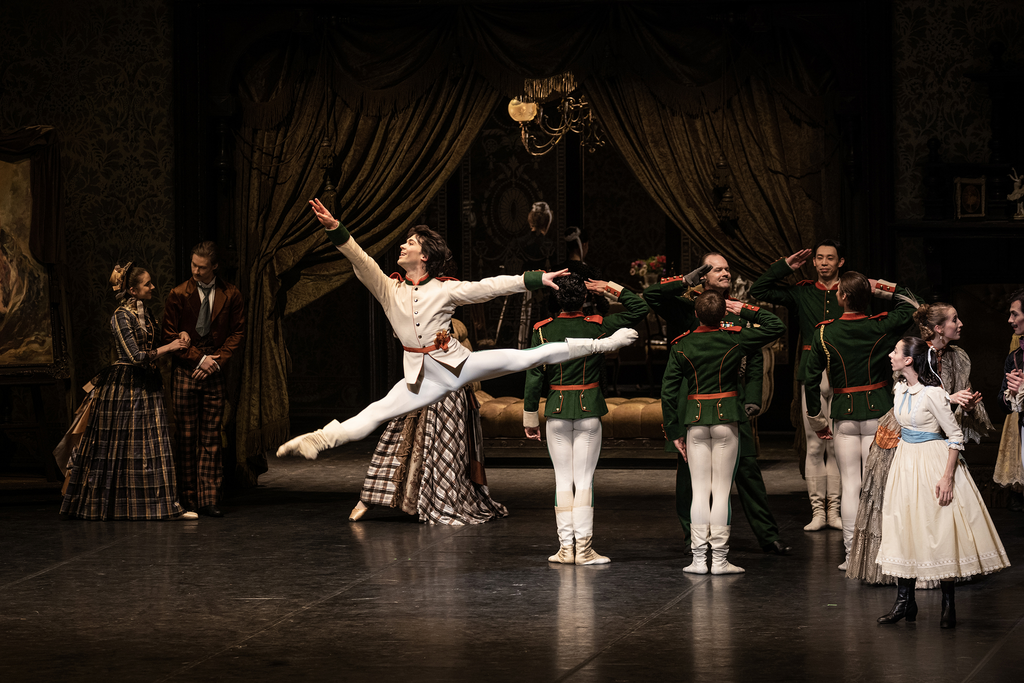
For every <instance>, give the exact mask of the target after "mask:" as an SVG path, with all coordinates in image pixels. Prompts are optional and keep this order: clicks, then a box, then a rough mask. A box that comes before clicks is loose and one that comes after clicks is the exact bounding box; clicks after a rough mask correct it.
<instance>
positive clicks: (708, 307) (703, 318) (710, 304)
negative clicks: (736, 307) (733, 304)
mask: <svg viewBox="0 0 1024 683" xmlns="http://www.w3.org/2000/svg"><path fill="white" fill-rule="evenodd" d="M693 307H694V310H695V311H696V313H697V320H699V321H700V324H701V325H705V326H707V327H718V326H719V325H720V324H721V323H722V318H724V317H725V297H723V296H722V295H721V294H719V293H718V292H713V291H711V290H710V289H709V290H708V291H706V292H703V293H701V294H700V296H698V297H697V298H696V300H694V302H693Z"/></svg>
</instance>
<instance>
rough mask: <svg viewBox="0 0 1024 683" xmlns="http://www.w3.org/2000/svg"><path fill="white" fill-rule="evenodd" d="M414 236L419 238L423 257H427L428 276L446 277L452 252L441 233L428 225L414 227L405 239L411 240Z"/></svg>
mask: <svg viewBox="0 0 1024 683" xmlns="http://www.w3.org/2000/svg"><path fill="white" fill-rule="evenodd" d="M413 235H416V237H418V238H419V240H420V247H421V248H422V249H423V255H424V256H426V257H427V274H428V275H430V277H438V276H440V275H444V274H445V272H446V271H447V270H448V265H449V263H451V260H452V252H451V250H450V249H449V248H448V244H447V242H445V241H444V238H443V237H441V233H439V232H437V231H436V230H433V229H432V228H430V227H428V226H426V225H414V226H413V227H411V228H409V232H408V233H407V234H406V235H405V238H406V239H409V238H410V237H412V236H413Z"/></svg>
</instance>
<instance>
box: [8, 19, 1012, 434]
mask: <svg viewBox="0 0 1024 683" xmlns="http://www.w3.org/2000/svg"><path fill="white" fill-rule="evenodd" d="M351 4H358V3H284V2H246V3H240V2H213V1H210V2H196V1H192V2H174V1H172V0H98V1H94V2H88V3H82V2H71V1H57V0H36V1H33V2H25V1H23V0H8V1H7V2H5V3H3V4H2V6H0V129H3V130H5V131H8V130H14V129H17V128H20V127H23V126H28V125H35V124H47V125H53V126H55V127H57V129H58V130H59V132H60V136H61V144H62V161H63V176H64V185H65V198H64V206H63V211H64V221H65V226H66V232H67V245H68V253H69V259H70V264H69V273H68V278H69V281H68V292H69V304H70V310H71V331H72V345H73V357H72V360H73V367H74V373H75V374H74V376H73V378H72V380H71V381H72V382H73V385H72V386H79V385H81V384H83V383H84V382H85V381H86V380H87V379H88V378H89V377H91V376H92V375H93V374H94V373H95V372H96V371H97V370H99V369H100V368H101V367H103V366H104V365H105V364H106V363H107V362H108V361H109V359H110V353H111V346H110V334H109V329H108V320H109V317H110V314H111V310H112V309H113V307H114V302H113V300H112V299H111V298H110V296H109V287H108V286H107V285H106V278H107V276H108V274H109V272H110V269H111V267H112V265H113V264H114V263H115V262H117V261H118V260H123V259H125V258H134V259H136V260H137V261H139V262H142V263H145V264H146V265H147V266H148V268H149V269H150V271H151V273H152V275H153V278H154V281H156V282H157V283H158V285H159V286H160V292H159V294H158V297H157V299H162V296H163V295H165V294H166V292H167V291H168V290H169V289H170V288H171V287H173V286H174V285H175V284H176V283H177V282H180V281H182V280H184V279H185V278H186V277H187V276H188V271H187V255H188V252H189V250H190V248H191V246H192V245H193V244H195V243H196V242H197V241H199V240H200V239H204V238H213V239H217V240H218V241H219V242H220V243H221V244H222V246H225V245H226V246H228V252H229V258H228V260H227V262H226V263H225V266H224V271H225V274H226V275H227V276H228V279H232V272H231V270H232V268H233V267H237V264H234V263H232V262H231V260H230V244H231V239H232V238H231V235H232V232H233V231H234V230H239V229H244V226H232V225H230V224H226V223H225V221H224V219H223V216H222V215H221V214H220V213H219V212H218V206H219V204H218V197H217V189H216V188H217V187H218V185H217V182H216V181H217V178H218V174H219V173H222V172H223V171H224V169H223V168H222V167H221V166H219V165H218V164H219V163H220V160H221V159H223V157H224V155H223V154H222V149H221V148H222V147H223V145H224V144H230V134H229V133H227V132H226V131H229V130H230V124H231V120H232V119H231V117H232V116H233V115H234V114H233V112H232V108H231V106H230V101H229V99H230V98H229V97H228V92H229V84H230V79H231V74H232V72H233V69H234V68H235V66H236V62H237V60H238V59H239V56H240V55H241V54H242V53H243V52H244V51H245V50H246V49H247V48H249V47H250V46H251V45H253V44H254V43H255V42H256V41H259V40H261V39H262V38H263V37H265V36H267V35H269V34H270V33H272V32H274V31H278V30H282V29H283V28H286V27H291V26H296V25H302V24H303V22H311V21H316V20H318V17H322V16H324V15H325V14H329V13H330V12H332V11H334V10H335V8H337V7H341V6H345V5H351ZM376 4H380V3H376ZM393 4H394V5H395V11H401V3H393ZM579 4H580V6H581V10H580V11H586V5H587V4H588V3H579ZM690 5H692V7H693V11H694V12H695V13H696V12H700V13H706V12H708V11H723V8H730V9H732V10H733V11H735V12H736V13H737V14H738V15H739V16H742V17H754V19H755V20H756V19H757V18H758V17H761V18H762V19H764V18H766V17H767V19H770V20H771V21H783V22H792V25H793V26H795V27H797V28H799V29H800V30H801V31H803V32H804V33H805V34H806V35H807V36H808V37H809V38H811V39H812V41H813V43H814V44H815V45H816V46H817V47H818V49H819V50H820V54H821V57H822V59H824V60H827V61H828V62H829V63H830V64H831V65H832V67H833V70H834V73H835V78H836V92H837V93H839V94H840V105H839V107H838V111H839V116H840V127H841V130H842V132H843V135H844V136H847V137H848V139H849V141H850V144H849V149H850V150H851V152H850V158H849V159H848V160H847V162H846V169H845V174H844V197H843V202H844V203H843V207H844V208H843V217H842V225H840V226H836V229H837V231H838V234H839V236H840V238H841V239H842V240H843V241H844V242H845V243H846V244H847V246H848V250H849V253H848V266H849V267H852V268H854V269H857V270H863V271H864V272H866V273H867V274H869V275H871V276H875V277H888V278H890V279H895V280H897V281H899V282H902V283H905V284H908V285H909V286H911V287H912V288H913V289H914V290H915V292H917V293H919V294H921V295H923V296H924V297H926V298H928V299H931V300H935V299H943V300H947V301H950V302H951V303H953V304H954V305H955V306H957V308H958V309H959V310H960V312H961V317H962V318H963V319H964V321H965V332H964V339H963V342H962V346H963V347H964V348H965V349H966V350H967V351H968V353H969V354H970V355H971V357H972V359H973V361H974V375H973V377H974V382H975V384H976V386H977V387H978V388H979V389H980V390H981V391H982V392H983V394H984V395H985V397H986V401H987V403H988V405H989V406H990V410H991V411H992V412H993V413H994V417H997V418H998V417H1000V416H1001V411H1000V409H999V407H998V406H997V405H996V404H997V401H996V393H997V389H998V379H999V373H1000V370H1001V364H1002V357H1003V356H1004V355H1005V353H1006V350H1007V348H1008V346H1007V345H1008V341H1009V335H1008V331H1007V328H1006V325H1005V323H1004V318H1005V314H1004V313H1005V295H1006V294H1007V292H1008V291H1010V290H1012V289H1013V287H1014V285H1016V284H1017V283H1019V282H1021V281H1024V277H1022V276H1021V275H1020V274H1019V272H1018V268H1017V267H1016V265H1017V262H1018V260H1019V259H1018V257H1017V254H1018V253H1019V252H1020V247H1021V241H1020V234H1021V229H1022V228H1024V225H1021V224H1020V223H1015V222H1013V221H1010V220H1008V219H1007V215H1006V211H1007V207H1006V206H1003V205H999V204H998V200H999V193H1000V192H1002V196H1005V192H1006V191H1008V189H1009V187H1008V186H1007V182H1008V181H1007V180H1006V178H1005V173H1006V172H1008V169H1009V168H1010V167H1011V166H1016V167H1018V168H1021V169H1022V170H1024V146H1022V144H1021V142H1022V139H1024V136H1022V135H1021V134H1020V133H1019V132H1018V131H1017V129H1018V128H1020V126H1019V123H1017V122H1016V120H1017V119H1015V118H1014V117H1013V116H1010V114H1014V113H1016V115H1017V117H1018V118H1019V112H1020V111H1021V109H1020V104H1021V103H1020V99H1019V97H1020V96H1019V94H1017V93H1019V92H1020V90H1021V87H1020V85H1021V81H1022V80H1024V79H1022V74H1024V68H1022V62H1024V58H1022V53H1024V4H1022V3H1019V2H1016V1H1014V0H989V1H985V0H956V1H954V0H896V1H894V2H882V1H877V0H861V1H853V0H851V1H848V2H844V1H842V0H839V1H835V2H827V3H822V2H767V1H766V2H747V3H721V2H719V3H690ZM542 20H543V17H542V16H541V17H538V21H542ZM996 43H998V44H1001V45H1002V46H1003V48H1004V49H1003V50H1002V51H1001V52H999V51H997V53H998V57H997V56H996V54H994V53H993V49H992V46H993V44H996ZM1000 59H1001V60H1002V63H1003V65H1004V66H1003V67H1002V70H1001V71H999V72H998V73H997V74H996V76H995V77H993V76H992V75H991V73H990V72H991V71H992V70H993V68H996V69H999V68H1000V67H999V66H998V65H999V60H1000ZM986 74H987V75H986ZM932 138H935V139H936V141H937V147H935V150H934V152H933V157H932V158H931V160H929V148H928V141H929V139H932ZM957 174H959V175H967V174H970V175H984V176H986V177H988V178H989V182H990V190H989V199H990V200H992V199H995V200H996V203H995V204H993V205H992V206H993V207H994V208H992V209H990V212H989V217H988V218H987V219H985V220H981V221H973V222H967V221H955V220H953V217H952V206H951V205H952V177H953V176H954V175H957ZM1000 183H1002V184H1000ZM517 197H518V198H519V199H520V200H521V201H537V200H544V201H547V202H548V203H549V204H551V206H552V208H553V210H554V211H555V215H556V223H555V228H554V229H553V233H554V234H558V233H559V232H560V231H561V229H562V228H564V227H565V226H568V225H579V224H583V225H584V226H585V227H586V228H587V229H588V231H589V233H590V236H591V237H590V239H591V252H590V257H589V258H588V260H589V261H591V262H592V263H594V264H595V265H597V266H599V267H600V268H601V269H602V270H603V272H604V275H605V277H607V278H608V279H613V280H616V281H618V282H620V283H623V284H626V285H628V286H631V287H634V288H639V282H638V281H637V280H636V279H635V278H631V277H630V276H629V275H628V265H629V262H630V261H632V260H634V259H638V258H643V257H647V256H650V255H653V254H659V253H664V254H666V255H667V256H668V258H669V261H670V266H671V268H672V269H673V270H675V271H683V272H685V271H686V270H689V269H690V268H691V267H693V265H694V261H695V260H696V258H697V257H698V256H699V254H693V253H690V247H689V240H688V239H687V238H686V236H685V235H683V234H682V233H681V232H680V230H679V228H678V227H677V226H675V225H674V224H673V223H672V222H671V221H669V220H668V219H666V217H665V215H664V214H663V213H662V212H661V211H660V210H659V209H658V207H657V205H656V204H655V203H654V201H653V200H652V199H651V198H650V197H649V196H647V194H646V192H645V191H644V190H643V189H642V188H641V186H640V185H639V183H638V182H637V181H636V180H635V178H634V177H633V176H632V174H631V173H630V171H629V170H628V169H627V168H626V166H625V164H624V163H623V161H622V159H621V158H620V156H619V154H618V153H617V152H616V151H615V150H614V149H612V148H610V147H609V146H605V147H603V148H601V149H599V150H598V151H597V152H596V153H594V154H587V155H584V156H581V155H580V152H579V145H578V141H576V140H574V139H571V138H570V139H568V140H567V141H566V142H565V143H563V145H561V147H560V149H559V150H558V151H557V152H552V153H551V154H549V155H547V156H545V157H542V158H534V157H531V156H530V155H528V154H527V153H526V152H525V151H524V150H523V148H522V146H521V144H520V142H519V139H518V128H517V126H516V125H515V124H514V123H513V122H512V121H511V120H510V119H509V118H508V116H507V114H506V112H505V110H504V105H501V106H499V107H498V109H497V110H496V111H495V112H494V115H493V116H492V118H491V120H490V121H489V122H488V123H487V125H485V127H484V130H483V131H482V132H481V135H480V137H479V139H478V140H477V142H476V143H475V144H474V146H473V148H472V150H471V152H470V153H469V154H468V155H467V157H466V159H465V160H464V161H463V164H462V167H461V169H460V171H459V172H457V173H456V174H455V175H453V177H452V178H451V179H450V181H449V182H448V184H447V185H446V187H445V189H444V191H443V192H442V193H440V194H439V195H438V197H437V198H436V200H435V201H434V202H433V203H432V205H431V209H430V210H428V211H427V213H426V215H425V216H423V222H426V223H428V224H430V225H434V226H438V227H440V228H441V229H442V230H443V231H445V232H446V234H447V237H448V240H449V242H450V243H451V246H452V248H453V251H454V252H455V254H456V257H457V259H456V260H457V263H459V272H458V273H455V274H456V275H458V276H459V277H461V278H464V279H468V278H478V277H482V276H486V275H492V274H496V273H499V272H515V271H517V270H518V269H519V268H520V266H521V265H522V255H521V254H520V253H518V251H517V248H516V244H515V242H514V240H511V239H509V230H511V229H512V226H510V225H508V224H507V220H508V216H509V214H508V212H507V211H504V212H503V210H502V209H501V207H500V205H501V203H502V202H509V201H511V200H512V199H515V198H517ZM1004 204H1005V202H1004ZM1009 208H1011V209H1012V207H1009ZM993 211H994V212H996V213H997V215H995V216H993V215H992V213H993ZM926 216H927V217H929V218H932V219H939V220H928V221H926V220H924V219H925V218H926ZM503 221H505V222H503ZM808 246H810V245H808ZM778 256H784V255H783V254H779V255H778ZM390 258H392V259H393V258H394V254H392V255H391V256H390ZM503 267H504V271H502V268H503ZM155 303H156V306H155V307H154V308H155V310H154V313H155V314H156V315H157V316H159V315H160V314H161V312H162V311H161V310H160V308H161V304H160V302H159V301H155ZM500 307H501V302H494V303H492V304H491V305H489V306H487V307H486V308H485V309H484V311H483V313H482V314H478V315H482V319H483V320H484V322H485V324H486V325H487V327H488V329H489V330H491V331H493V330H494V328H495V326H496V322H497V318H498V315H499V314H500ZM372 310H373V309H372V307H371V306H370V302H369V297H368V295H367V294H366V291H365V289H364V288H362V286H361V285H359V284H358V283H357V282H355V281H352V282H350V283H348V284H347V285H345V286H343V287H342V288H340V289H339V290H337V291H335V292H333V293H331V294H330V295H328V296H325V297H323V298H322V299H320V300H318V301H316V302H315V303H314V304H312V305H311V306H309V307H308V308H306V309H304V310H302V311H300V312H298V313H296V314H294V315H292V316H290V317H289V318H287V319H286V335H287V341H288V347H289V353H290V357H291V364H292V365H291V374H290V378H289V394H290V397H291V410H292V418H293V428H295V427H296V426H300V425H301V424H304V423H320V422H323V421H324V418H325V417H339V418H340V417H343V416H344V415H346V414H351V413H353V412H354V411H355V410H357V409H358V408H359V407H361V406H362V405H364V404H365V403H366V402H367V401H368V400H369V399H370V398H371V397H372V395H373V394H374V392H375V391H376V390H377V389H376V388H377V387H380V386H385V385H386V384H387V383H388V380H389V379H391V378H392V377H393V376H395V370H396V367H395V363H394V362H391V363H390V366H391V369H390V371H389V370H388V367H389V362H388V359H387V356H388V354H389V353H390V354H392V355H393V354H394V351H395V349H390V350H389V349H376V348H371V346H370V345H369V344H368V342H367V337H368V334H369V325H370V324H378V325H379V324H380V321H379V316H377V317H376V318H374V316H372V315H371V311H372ZM371 321H374V322H372V323H371ZM505 328H506V329H508V330H509V331H511V326H510V325H509V324H508V321H506V323H505ZM504 335H505V333H504V332H503V335H502V338H499V340H498V342H499V343H500V344H503V345H504V344H506V343H508V342H510V339H506V338H505V336H504ZM790 341H791V342H792V341H795V340H793V339H791V340H790ZM789 348H790V349H792V348H794V344H793V343H791V344H790V345H789ZM374 354H376V355H374ZM789 360H790V364H789V365H786V366H783V367H781V368H780V369H779V370H778V374H777V377H776V387H777V394H776V399H775V402H774V405H773V408H772V410H771V411H770V412H769V414H768V415H766V416H764V417H763V418H762V419H761V421H760V425H761V429H763V430H768V431H785V430H789V429H791V426H790V424H789V399H790V397H791V385H790V382H789V373H790V369H791V368H792V364H791V361H792V359H789ZM374 368H376V370H373V369H374ZM375 372H376V375H375V374H374V373H375ZM384 375H388V376H387V377H385V376H384ZM648 381H649V380H648V378H647V375H646V368H645V367H644V366H643V363H642V359H638V358H637V357H636V355H635V354H634V355H633V356H632V357H630V356H629V354H626V355H625V356H624V365H623V369H622V371H621V375H620V382H619V384H620V387H621V388H622V389H623V390H624V391H632V392H645V391H649V387H645V386H643V385H645V384H647V382H648ZM521 384H522V379H521V377H520V378H512V379H509V380H507V381H505V382H503V383H499V384H495V385H489V386H488V387H487V388H488V389H489V390H492V391H494V392H495V393H517V392H518V391H519V388H520V387H521ZM637 385H641V386H639V387H638V386H637ZM80 398H81V392H77V393H76V399H80ZM8 400H13V401H14V402H15V403H17V396H14V398H13V399H8Z"/></svg>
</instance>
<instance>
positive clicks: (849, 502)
mask: <svg viewBox="0 0 1024 683" xmlns="http://www.w3.org/2000/svg"><path fill="white" fill-rule="evenodd" d="M877 430H878V420H837V421H836V425H835V434H834V436H833V438H834V440H835V442H836V446H835V448H836V460H838V461H839V471H840V473H841V476H842V479H843V499H842V506H841V508H840V514H841V515H842V517H843V545H845V546H846V552H847V554H849V552H850V544H851V542H852V541H853V530H854V528H855V526H856V524H857V508H858V506H859V504H860V481H861V473H862V472H863V469H864V463H865V462H867V459H868V451H869V449H870V448H871V442H872V441H873V440H874V438H875V432H876V431H877Z"/></svg>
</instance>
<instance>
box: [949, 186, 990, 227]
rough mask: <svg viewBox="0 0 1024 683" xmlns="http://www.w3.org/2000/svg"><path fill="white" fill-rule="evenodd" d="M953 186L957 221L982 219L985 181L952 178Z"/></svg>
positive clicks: (983, 214) (983, 215)
mask: <svg viewBox="0 0 1024 683" xmlns="http://www.w3.org/2000/svg"><path fill="white" fill-rule="evenodd" d="M953 185H954V187H955V194H954V199H955V202H956V217H957V219H958V220H959V219H961V218H984V217H985V179H984V178H954V179H953Z"/></svg>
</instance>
